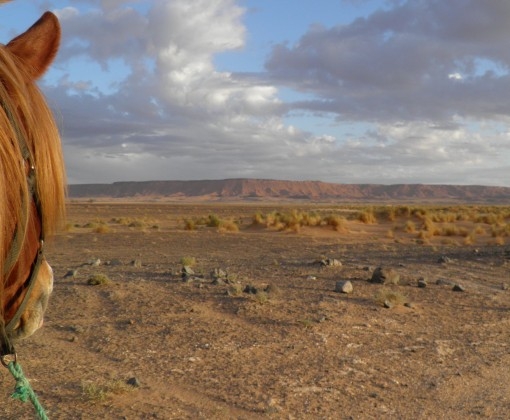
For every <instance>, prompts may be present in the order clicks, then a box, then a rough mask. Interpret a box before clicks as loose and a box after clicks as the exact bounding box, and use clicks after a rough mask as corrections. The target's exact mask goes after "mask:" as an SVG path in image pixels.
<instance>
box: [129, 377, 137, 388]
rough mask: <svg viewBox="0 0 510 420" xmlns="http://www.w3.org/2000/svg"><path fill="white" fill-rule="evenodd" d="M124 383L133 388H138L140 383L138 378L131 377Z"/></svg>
mask: <svg viewBox="0 0 510 420" xmlns="http://www.w3.org/2000/svg"><path fill="white" fill-rule="evenodd" d="M126 383H127V384H128V385H131V386H133V387H135V388H140V381H139V380H138V378H137V377H136V376H133V377H132V378H129V379H128V380H127V381H126Z"/></svg>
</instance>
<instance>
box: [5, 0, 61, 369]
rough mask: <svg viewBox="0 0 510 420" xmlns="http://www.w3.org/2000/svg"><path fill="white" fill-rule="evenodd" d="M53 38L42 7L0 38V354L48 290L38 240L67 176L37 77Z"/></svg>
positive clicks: (38, 314) (55, 28) (37, 311)
mask: <svg viewBox="0 0 510 420" xmlns="http://www.w3.org/2000/svg"><path fill="white" fill-rule="evenodd" d="M4 2H5V1H1V0H0V3H4ZM59 43H60V25H59V22H58V20H57V18H56V17H55V15H53V14H52V13H50V12H46V13H45V14H44V15H43V16H42V17H41V18H40V19H39V20H38V21H37V22H36V23H35V24H34V25H33V26H32V27H31V28H29V29H28V30H27V31H26V32H24V33H23V34H21V35H19V36H18V37H16V38H14V39H13V40H11V41H10V42H9V43H8V44H7V45H1V44H0V105H1V106H0V274H1V275H2V281H0V353H1V354H0V356H2V357H3V356H5V355H7V354H10V353H13V348H12V344H11V341H12V340H16V339H19V338H24V337H27V336H29V335H31V334H32V333H33V332H34V331H36V330H37V329H38V328H39V327H40V326H41V325H42V321H43V315H44V311H45V309H46V306H47V303H48V298H49V295H50V293H51V291H52V289H53V273H52V270H51V268H50V266H49V265H48V263H47V262H46V260H45V259H44V255H43V241H44V239H45V238H47V237H48V236H50V235H51V234H52V233H54V231H55V229H56V227H57V225H58V223H59V221H60V220H62V217H63V216H64V208H65V202H64V196H65V174H64V165H63V158H62V149H61V144H60V137H59V133H58V130H57V127H56V124H55V122H54V119H53V116H52V113H51V111H50V109H49V108H48V106H47V104H46V102H45V100H44V97H43V96H42V94H41V92H40V91H39V89H38V88H37V86H36V84H35V82H36V80H37V79H38V78H39V77H40V76H42V75H43V73H44V72H45V71H46V70H47V68H48V66H49V65H50V64H51V62H52V61H53V59H54V58H55V55H56V53H57V49H58V46H59ZM2 360H3V359H2Z"/></svg>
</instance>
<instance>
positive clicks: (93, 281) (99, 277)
mask: <svg viewBox="0 0 510 420" xmlns="http://www.w3.org/2000/svg"><path fill="white" fill-rule="evenodd" d="M110 283H111V280H110V278H109V277H108V276H107V275H106V274H94V275H92V276H90V277H89V279H88V280H87V284H89V285H91V286H104V285H108V284H110Z"/></svg>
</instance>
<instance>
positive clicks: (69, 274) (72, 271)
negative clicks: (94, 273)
mask: <svg viewBox="0 0 510 420" xmlns="http://www.w3.org/2000/svg"><path fill="white" fill-rule="evenodd" d="M77 275H78V269H75V270H69V271H68V272H67V273H65V274H64V278H65V279H66V278H68V277H72V278H73V279H74V278H75V277H76V276H77Z"/></svg>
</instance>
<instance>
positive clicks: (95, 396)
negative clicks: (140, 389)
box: [81, 380, 135, 401]
mask: <svg viewBox="0 0 510 420" xmlns="http://www.w3.org/2000/svg"><path fill="white" fill-rule="evenodd" d="M134 389H135V388H134V387H133V386H131V385H129V384H128V383H126V382H125V381H122V380H110V381H104V382H92V381H83V382H82V383H81V390H82V395H83V396H84V397H85V398H86V399H87V400H90V401H98V400H99V401H102V400H104V399H106V398H108V397H110V396H112V395H119V394H123V393H125V392H130V391H133V390H134Z"/></svg>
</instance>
